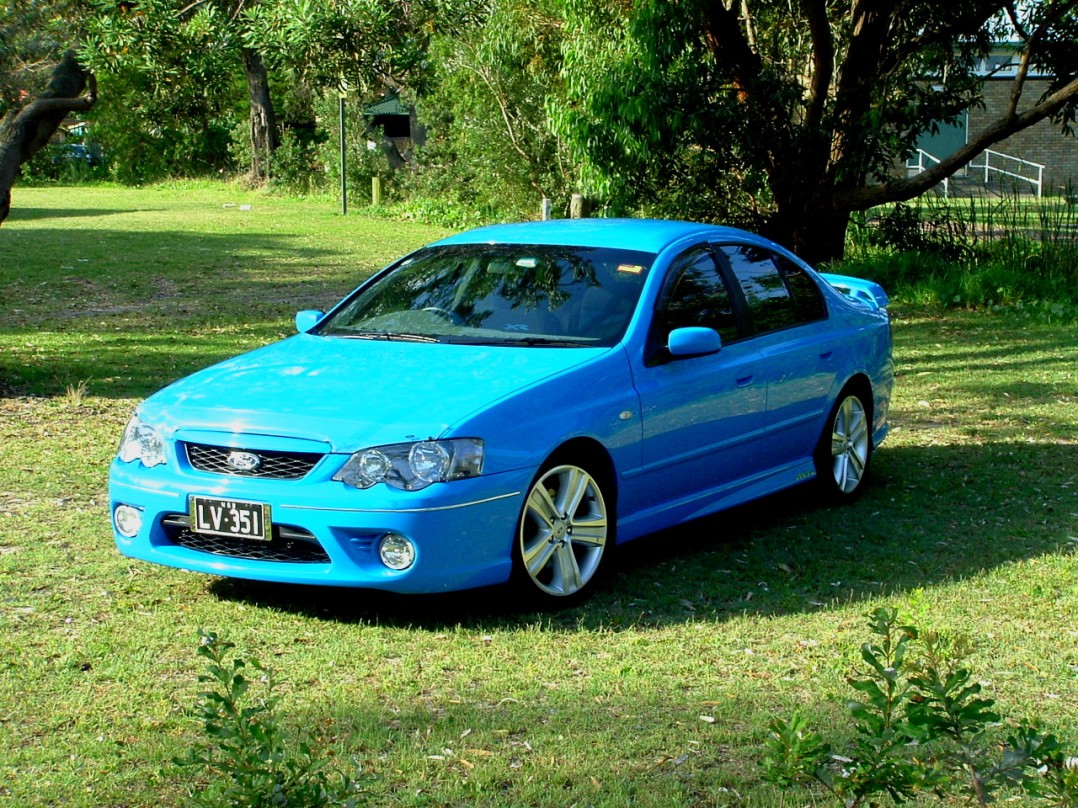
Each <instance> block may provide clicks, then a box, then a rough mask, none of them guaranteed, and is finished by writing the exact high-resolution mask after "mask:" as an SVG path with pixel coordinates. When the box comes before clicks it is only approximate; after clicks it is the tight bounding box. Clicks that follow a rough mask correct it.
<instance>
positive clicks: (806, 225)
mask: <svg viewBox="0 0 1078 808" xmlns="http://www.w3.org/2000/svg"><path fill="white" fill-rule="evenodd" d="M849 226H850V211H848V210H844V211H828V212H826V213H821V212H816V213H809V214H808V215H806V216H804V217H801V218H800V220H799V221H798V222H796V223H795V224H794V227H793V229H792V232H791V234H790V243H791V244H792V245H793V247H792V249H793V251H794V252H795V253H797V255H798V256H800V257H801V259H802V260H804V261H807V262H808V263H810V264H812V265H813V266H816V265H818V264H823V263H825V262H830V261H839V260H841V259H842V256H843V255H844V254H845V252H846V231H847V230H848V229H849Z"/></svg>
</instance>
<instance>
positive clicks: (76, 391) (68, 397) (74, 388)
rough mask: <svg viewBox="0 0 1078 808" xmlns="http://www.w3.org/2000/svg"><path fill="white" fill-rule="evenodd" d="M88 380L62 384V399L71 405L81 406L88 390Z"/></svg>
mask: <svg viewBox="0 0 1078 808" xmlns="http://www.w3.org/2000/svg"><path fill="white" fill-rule="evenodd" d="M89 385H90V380H89V379H83V380H82V381H80V382H78V383H77V384H68V385H65V386H64V401H65V402H67V404H68V405H69V406H71V407H81V406H82V405H83V404H84V403H85V402H86V395H87V394H88V393H89V390H90V386H89Z"/></svg>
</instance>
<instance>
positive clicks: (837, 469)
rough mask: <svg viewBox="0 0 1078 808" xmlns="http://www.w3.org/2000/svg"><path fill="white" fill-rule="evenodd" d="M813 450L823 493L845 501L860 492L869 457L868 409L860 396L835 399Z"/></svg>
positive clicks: (853, 395) (870, 448)
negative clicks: (826, 425)
mask: <svg viewBox="0 0 1078 808" xmlns="http://www.w3.org/2000/svg"><path fill="white" fill-rule="evenodd" d="M827 424H828V427H827V429H825V430H824V433H823V435H821V436H820V443H819V446H818V447H817V449H816V477H817V479H818V481H819V484H820V485H821V486H822V487H823V490H824V492H825V493H827V494H828V495H830V496H831V497H832V498H834V499H839V500H841V499H848V498H851V497H853V496H854V495H856V494H857V493H858V492H859V491H860V490H861V484H862V482H863V481H864V479H865V475H866V474H867V473H868V463H869V459H870V457H871V454H872V435H871V427H870V423H869V415H868V407H867V406H866V405H865V402H864V400H863V398H862V395H861V394H860V393H851V392H844V393H843V394H842V395H841V396H839V400H838V402H837V403H836V404H835V408H834V410H832V412H831V417H830V418H829V419H828V421H827Z"/></svg>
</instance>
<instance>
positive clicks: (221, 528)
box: [190, 497, 273, 541]
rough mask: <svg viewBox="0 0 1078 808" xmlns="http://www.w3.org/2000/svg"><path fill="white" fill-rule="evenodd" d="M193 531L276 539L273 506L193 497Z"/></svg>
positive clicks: (212, 534)
mask: <svg viewBox="0 0 1078 808" xmlns="http://www.w3.org/2000/svg"><path fill="white" fill-rule="evenodd" d="M190 516H191V530H193V531H194V532H195V533H204V534H207V535H210V536H232V537H234V538H237V539H250V540H253V541H269V540H270V539H271V538H272V537H273V531H272V524H271V522H270V506H269V505H268V504H266V503H264V502H245V501H243V500H238V499H214V498H211V497H191V514H190Z"/></svg>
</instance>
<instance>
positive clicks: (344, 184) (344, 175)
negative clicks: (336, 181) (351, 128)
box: [339, 95, 348, 216]
mask: <svg viewBox="0 0 1078 808" xmlns="http://www.w3.org/2000/svg"><path fill="white" fill-rule="evenodd" d="M339 111H340V136H341V216H347V215H348V157H347V150H346V149H345V141H344V95H341V98H340V108H339Z"/></svg>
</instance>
